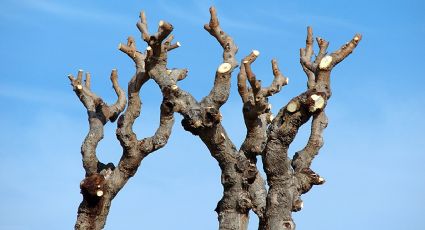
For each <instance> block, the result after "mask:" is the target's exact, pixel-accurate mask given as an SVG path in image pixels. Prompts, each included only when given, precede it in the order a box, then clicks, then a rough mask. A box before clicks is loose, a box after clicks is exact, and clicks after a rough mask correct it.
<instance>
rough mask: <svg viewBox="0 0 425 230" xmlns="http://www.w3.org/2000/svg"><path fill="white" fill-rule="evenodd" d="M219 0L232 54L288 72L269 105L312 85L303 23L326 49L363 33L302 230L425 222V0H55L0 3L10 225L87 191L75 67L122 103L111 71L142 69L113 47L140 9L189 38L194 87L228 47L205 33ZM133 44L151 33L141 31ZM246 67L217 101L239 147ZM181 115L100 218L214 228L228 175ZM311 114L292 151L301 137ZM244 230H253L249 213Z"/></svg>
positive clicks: (133, 225) (299, 217) (35, 225)
mask: <svg viewBox="0 0 425 230" xmlns="http://www.w3.org/2000/svg"><path fill="white" fill-rule="evenodd" d="M210 5H215V6H216V8H217V11H218V16H219V19H220V21H221V25H222V27H223V29H224V30H226V31H227V32H228V33H229V34H230V35H232V36H233V38H234V39H235V42H236V43H237V44H238V46H239V53H238V59H239V60H240V59H241V58H242V57H243V56H244V55H246V54H248V53H249V52H250V51H251V50H252V49H258V50H260V52H261V56H260V58H259V59H257V61H256V63H255V64H254V65H253V69H254V71H255V73H256V74H257V76H258V77H259V78H261V79H262V80H263V82H265V83H270V82H271V80H272V73H271V67H270V63H269V62H270V60H271V58H273V57H275V58H277V59H278V60H279V63H280V68H281V70H282V71H283V73H284V74H285V75H286V76H288V77H289V78H290V84H289V85H287V86H286V87H285V88H284V89H283V90H282V92H281V93H280V94H279V95H275V96H274V97H273V98H272V99H271V102H272V104H273V111H274V112H275V113H276V112H277V111H278V109H279V108H280V107H281V106H283V105H285V104H286V103H287V102H288V100H289V99H290V98H292V97H294V96H296V95H297V94H299V93H300V92H302V91H304V90H305V85H306V77H305V74H304V73H303V71H302V68H301V66H300V65H299V56H298V55H299V51H298V50H299V48H300V47H302V46H304V42H305V34H306V26H307V25H311V26H313V31H314V34H315V35H316V36H321V37H323V38H325V39H327V40H328V41H330V48H329V50H335V49H336V48H338V47H339V46H340V45H342V44H344V43H345V42H347V41H348V40H349V39H351V38H352V36H353V35H354V34H355V33H356V32H360V33H362V34H363V40H362V42H361V43H360V45H359V46H358V48H357V49H356V50H355V52H354V53H353V54H352V55H351V56H350V57H348V58H347V59H346V60H345V61H344V62H342V63H341V64H339V65H338V66H337V67H336V68H335V69H334V71H333V75H332V88H333V97H332V98H331V100H330V102H329V104H328V107H327V113H328V116H329V120H330V123H329V126H328V128H327V129H326V131H325V146H324V147H323V149H322V151H321V152H320V155H319V156H318V157H317V159H316V160H315V161H314V163H313V166H312V167H313V170H315V171H316V172H318V173H319V174H320V175H321V176H323V177H324V178H325V179H326V180H327V183H326V184H325V185H323V186H318V187H314V189H313V190H311V191H310V192H309V193H308V194H306V195H304V196H303V200H304V209H303V210H302V211H301V212H299V213H295V214H294V218H295V221H296V223H297V227H298V229H319V230H320V229H323V230H324V229H326V230H328V229H347V230H350V229H388V230H396V229H397V230H398V229H407V230H415V229H425V222H424V221H423V213H425V196H424V193H425V180H424V178H425V169H424V167H423V163H424V162H425V141H424V139H425V138H424V137H425V134H424V130H425V119H423V114H424V113H425V106H424V105H425V104H424V101H425V95H424V89H423V87H424V85H425V74H424V71H423V65H424V64H423V63H424V61H423V54H424V53H425V45H424V41H423V39H424V37H425V14H424V13H423V12H424V11H425V2H424V1H420V0H418V1H413V0H410V1H365V0H358V1H316V2H313V1H278V0H276V1H263V2H261V3H260V2H259V1H232V2H230V1H210V0H196V1H195V0H192V1H165V0H162V1H128V2H124V1H119V2H118V1H107V0H106V1H105V0H104V1H81V0H78V1H63V0H57V1H48V0H20V1H17V0H2V1H1V3H0V31H1V37H0V39H1V42H0V50H1V61H0V68H1V70H2V73H1V77H0V107H1V112H0V126H1V127H2V132H1V133H0V162H1V163H2V167H1V168H0V183H1V189H0V229H70V228H72V226H73V225H74V222H75V218H76V212H77V206H78V204H79V202H80V201H81V195H80V194H79V182H80V181H81V180H82V178H83V174H84V173H83V169H82V166H81V156H80V153H79V150H80V144H81V142H82V140H83V138H84V137H85V135H86V133H87V129H88V124H87V117H86V112H85V110H84V108H83V106H82V105H81V103H80V102H79V100H78V99H77V97H76V96H75V95H74V93H73V92H72V90H71V87H70V84H69V80H68V78H67V77H66V76H67V74H69V73H73V74H76V72H77V70H78V69H80V68H81V69H84V70H87V71H90V72H91V73H92V79H93V80H92V88H93V90H94V91H95V92H96V93H97V94H98V95H101V96H102V97H103V98H104V99H105V100H106V101H108V102H112V101H114V100H115V95H114V92H113V90H112V87H111V84H110V82H109V74H110V71H111V69H113V68H117V69H118V74H119V81H120V83H121V85H122V86H126V84H127V82H128V80H129V79H130V77H131V76H132V74H133V72H134V67H133V64H132V62H131V60H129V58H128V57H127V56H126V55H124V54H122V53H121V52H120V51H118V50H117V45H118V43H120V42H125V41H126V38H127V36H129V35H133V36H135V37H136V38H139V33H138V30H137V28H136V27H135V23H136V21H137V20H138V14H139V10H142V9H144V10H145V11H146V14H147V17H148V22H149V23H150V29H151V31H153V30H155V29H156V28H155V27H156V25H157V22H158V21H159V20H161V19H163V20H167V21H169V22H171V23H172V24H173V25H174V28H175V32H174V34H175V37H176V40H177V41H180V42H181V44H182V47H180V48H179V49H176V50H175V51H173V52H172V53H171V54H170V60H169V66H170V67H182V68H188V69H189V76H188V77H187V78H186V79H185V80H184V81H182V82H180V87H181V88H183V89H186V90H187V91H190V92H192V94H193V95H194V96H195V97H196V98H198V99H200V98H202V97H203V96H205V94H206V92H208V91H209V90H210V87H211V86H212V83H213V80H214V79H213V77H214V71H215V69H216V67H217V66H218V65H219V64H220V62H221V49H220V47H219V45H218V44H217V42H216V41H215V39H214V38H212V37H211V36H210V35H209V34H208V33H207V32H205V31H204V30H203V24H205V23H206V22H208V20H209V13H208V7H209V6H210ZM137 42H138V47H139V48H140V49H143V48H144V47H145V44H143V43H142V42H141V40H140V39H138V40H137ZM234 86H236V73H235V74H234V75H233V88H232V89H233V92H232V95H231V97H230V99H229V101H228V103H227V104H226V105H225V106H224V107H223V109H222V113H223V115H224V120H223V123H224V126H225V127H226V129H227V131H228V133H229V135H230V136H231V137H232V139H233V141H234V142H235V143H236V144H238V145H239V144H240V143H241V142H242V140H243V138H244V135H245V128H244V124H243V121H242V114H241V106H242V105H241V102H240V98H239V96H238V94H237V90H236V88H235V87H234ZM141 96H142V101H143V108H142V115H141V117H140V118H139V120H138V121H137V122H136V124H135V127H134V128H135V130H136V132H137V134H138V136H139V137H145V136H147V135H151V134H152V133H153V132H154V131H155V129H156V124H157V122H158V120H159V103H160V100H161V96H160V92H159V90H158V87H157V86H156V85H155V84H153V83H152V82H149V83H148V84H146V85H145V86H144V87H143V88H142V92H141ZM176 117H177V121H176V124H175V126H174V131H173V134H172V136H171V138H170V140H169V144H168V145H167V146H166V147H165V148H163V149H161V150H160V151H157V152H155V153H153V154H152V155H151V156H149V157H148V158H146V159H145V160H144V161H143V162H142V165H141V167H140V169H139V171H138V173H137V175H136V176H135V177H134V178H132V179H131V180H130V182H129V183H128V184H127V185H126V186H125V187H124V189H123V190H122V191H121V192H120V193H119V195H118V196H117V197H116V199H115V200H114V201H113V204H112V208H111V211H110V215H109V218H108V222H107V225H106V229H159V230H162V229H206V230H209V229H217V225H218V224H217V220H216V213H215V212H214V211H213V210H214V208H215V206H216V203H217V201H218V200H219V199H220V197H221V193H222V188H221V185H220V176H219V175H220V172H219V168H218V165H217V163H216V162H215V160H214V159H213V158H212V157H211V156H210V155H209V153H208V151H207V150H206V148H205V147H204V146H203V144H202V143H201V141H200V140H198V139H197V138H196V137H194V136H192V135H191V134H189V133H187V132H185V131H184V130H183V129H182V128H181V125H180V123H179V121H180V117H179V115H176ZM115 127H116V124H115V123H114V124H108V125H107V126H106V128H105V139H104V140H103V141H102V142H101V143H100V145H99V148H98V153H99V157H100V158H101V160H103V161H104V162H109V161H112V162H117V161H118V159H119V157H120V154H121V149H120V146H119V143H118V141H117V140H116V138H115ZM308 130H309V128H308V127H307V126H306V127H303V129H302V130H301V132H300V134H299V136H298V137H297V139H296V141H295V142H294V143H293V145H292V146H291V152H292V153H294V152H295V151H297V150H299V149H300V148H302V147H303V145H304V144H305V142H306V139H307V137H308ZM250 222H251V224H250V229H256V222H257V221H256V218H255V216H252V218H251V221H250Z"/></svg>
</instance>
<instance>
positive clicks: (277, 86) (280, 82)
mask: <svg viewBox="0 0 425 230" xmlns="http://www.w3.org/2000/svg"><path fill="white" fill-rule="evenodd" d="M272 70H273V75H274V79H273V82H272V84H271V85H270V86H269V87H267V88H264V92H263V94H264V96H265V97H269V96H272V95H273V94H276V93H279V92H280V90H281V89H282V87H283V86H285V85H287V84H288V83H289V78H287V77H285V76H283V74H282V73H281V72H280V70H279V66H278V64H277V61H276V60H275V59H273V60H272Z"/></svg>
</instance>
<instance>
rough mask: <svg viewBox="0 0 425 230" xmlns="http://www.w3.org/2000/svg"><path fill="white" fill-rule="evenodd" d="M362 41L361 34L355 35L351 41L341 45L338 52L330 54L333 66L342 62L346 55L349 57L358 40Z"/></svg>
mask: <svg viewBox="0 0 425 230" xmlns="http://www.w3.org/2000/svg"><path fill="white" fill-rule="evenodd" d="M361 39H362V35H361V34H356V35H355V36H354V37H353V39H351V41H349V42H348V43H347V44H345V45H343V46H342V47H341V48H340V49H339V50H336V51H335V52H333V53H332V54H331V56H332V57H333V59H334V60H333V65H334V66H335V65H337V64H338V63H340V62H341V61H342V60H344V59H345V58H346V57H347V56H348V55H350V54H351V53H352V52H353V50H354V49H355V48H356V47H357V45H358V44H359V42H360V40H361Z"/></svg>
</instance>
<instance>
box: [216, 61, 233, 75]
mask: <svg viewBox="0 0 425 230" xmlns="http://www.w3.org/2000/svg"><path fill="white" fill-rule="evenodd" d="M231 69H232V65H231V64H230V63H227V62H224V63H222V64H221V65H220V66H219V67H218V69H217V72H219V73H227V72H229V71H230V70H231Z"/></svg>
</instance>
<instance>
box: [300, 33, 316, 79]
mask: <svg viewBox="0 0 425 230" xmlns="http://www.w3.org/2000/svg"><path fill="white" fill-rule="evenodd" d="M305 44H306V46H305V48H301V49H300V62H301V65H302V66H303V68H306V69H308V70H310V71H314V70H313V66H312V64H311V56H312V55H313V29H312V28H311V27H310V26H309V27H307V39H306V42H305Z"/></svg>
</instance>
